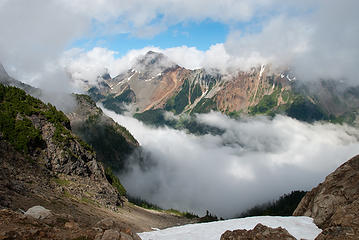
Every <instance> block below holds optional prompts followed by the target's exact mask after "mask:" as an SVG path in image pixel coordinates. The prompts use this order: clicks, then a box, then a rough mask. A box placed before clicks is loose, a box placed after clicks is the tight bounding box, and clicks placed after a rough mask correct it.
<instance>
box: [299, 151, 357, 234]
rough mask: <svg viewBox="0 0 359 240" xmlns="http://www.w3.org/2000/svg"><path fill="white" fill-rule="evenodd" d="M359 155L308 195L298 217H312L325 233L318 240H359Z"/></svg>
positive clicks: (300, 206) (301, 204)
mask: <svg viewBox="0 0 359 240" xmlns="http://www.w3.org/2000/svg"><path fill="white" fill-rule="evenodd" d="M358 183H359V155H358V156H356V157H354V158H352V159H350V160H349V161H347V162H346V163H344V164H343V165H341V166H340V167H339V168H338V169H336V170H335V171H334V172H333V173H331V174H330V175H328V176H327V177H326V179H325V181H324V182H323V183H321V184H319V186H317V187H315V188H313V189H312V191H310V192H308V193H307V194H306V195H305V196H304V198H303V199H302V201H301V202H300V203H299V205H298V207H297V209H296V210H295V211H294V213H293V215H295V216H302V215H304V216H309V217H312V218H313V219H314V223H315V224H316V225H318V227H320V228H321V229H323V232H322V233H321V234H320V235H319V236H318V237H317V239H326V240H327V239H358V236H359V184H358Z"/></svg>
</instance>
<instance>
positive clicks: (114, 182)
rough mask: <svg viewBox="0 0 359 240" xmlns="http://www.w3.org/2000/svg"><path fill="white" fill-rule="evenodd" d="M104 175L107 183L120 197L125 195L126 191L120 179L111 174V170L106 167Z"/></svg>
mask: <svg viewBox="0 0 359 240" xmlns="http://www.w3.org/2000/svg"><path fill="white" fill-rule="evenodd" d="M105 175H106V179H107V181H108V182H109V183H110V184H111V185H112V186H113V187H114V188H116V189H117V191H118V192H119V193H120V194H121V195H122V196H125V195H126V189H125V188H124V187H123V186H122V184H121V182H120V179H118V177H117V176H116V175H115V174H114V173H113V172H112V170H111V168H109V167H107V168H106V169H105Z"/></svg>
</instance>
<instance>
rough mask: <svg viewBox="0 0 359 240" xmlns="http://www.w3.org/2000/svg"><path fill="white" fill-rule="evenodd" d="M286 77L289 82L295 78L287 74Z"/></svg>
mask: <svg viewBox="0 0 359 240" xmlns="http://www.w3.org/2000/svg"><path fill="white" fill-rule="evenodd" d="M287 79H288V81H289V82H291V81H294V80H295V77H293V78H290V77H289V75H287Z"/></svg>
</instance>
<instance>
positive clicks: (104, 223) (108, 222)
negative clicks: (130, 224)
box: [96, 218, 115, 230]
mask: <svg viewBox="0 0 359 240" xmlns="http://www.w3.org/2000/svg"><path fill="white" fill-rule="evenodd" d="M114 224H115V223H114V221H113V220H112V219H111V218H104V219H102V220H101V221H99V222H98V223H96V227H98V228H101V229H104V230H107V229H111V228H113V226H114Z"/></svg>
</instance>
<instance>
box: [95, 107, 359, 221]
mask: <svg viewBox="0 0 359 240" xmlns="http://www.w3.org/2000/svg"><path fill="white" fill-rule="evenodd" d="M102 109H103V111H104V113H105V114H106V115H108V116H110V117H111V118H113V119H114V120H115V121H116V122H117V123H119V124H121V125H123V126H125V127H126V128H127V129H128V130H129V131H130V132H131V133H132V134H133V135H134V137H135V138H136V139H137V140H138V141H139V143H140V145H141V150H142V152H141V156H140V157H141V158H142V161H138V159H131V157H132V158H139V156H138V155H137V154H135V155H134V156H131V157H130V160H129V161H128V164H129V165H128V166H126V171H125V172H124V173H122V174H120V178H121V181H122V182H123V184H124V185H125V187H126V189H127V190H128V193H129V194H130V195H133V196H136V197H140V198H143V199H144V200H147V201H148V202H151V203H154V204H156V205H158V206H160V207H162V208H164V209H170V208H173V209H179V210H181V211H189V212H194V213H196V214H198V215H204V214H205V211H206V210H209V211H210V212H212V213H213V214H216V215H217V216H218V217H224V218H229V217H234V216H238V215H239V214H240V213H241V212H242V211H245V210H248V209H249V208H251V207H254V206H255V205H258V204H263V203H266V202H270V201H273V200H277V199H278V198H279V197H280V196H281V195H283V194H286V193H290V192H291V191H294V190H306V191H308V190H310V189H311V188H312V187H313V186H315V185H317V184H318V183H320V182H321V181H323V180H324V178H325V176H326V175H328V173H330V172H332V171H333V170H334V169H335V168H336V167H337V166H339V165H341V164H342V163H343V162H344V161H345V160H346V159H348V158H350V157H351V156H353V155H355V154H356V152H357V149H358V147H359V141H358V137H359V130H358V129H357V128H353V127H350V126H347V125H344V126H342V125H334V124H330V123H315V124H309V123H303V122H300V121H298V120H295V119H292V118H289V117H286V116H281V115H278V116H276V117H274V118H268V117H247V118H243V119H239V120H235V119H231V118H229V117H227V116H225V115H223V114H221V113H215V112H211V113H208V114H199V115H196V121H198V122H199V123H201V124H206V125H209V126H213V127H216V128H219V129H222V130H223V131H224V132H223V134H221V135H213V134H211V133H208V134H205V135H194V134H191V133H188V131H185V130H176V129H173V128H171V127H158V128H157V127H153V126H148V125H145V124H143V123H142V122H140V121H138V120H137V119H135V118H133V117H131V116H129V115H119V114H116V113H114V112H113V111H109V110H107V109H105V108H103V107H102ZM323 136H325V137H323Z"/></svg>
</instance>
